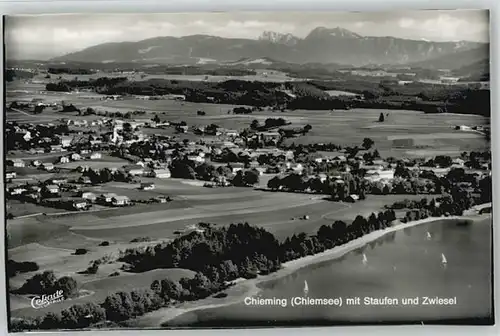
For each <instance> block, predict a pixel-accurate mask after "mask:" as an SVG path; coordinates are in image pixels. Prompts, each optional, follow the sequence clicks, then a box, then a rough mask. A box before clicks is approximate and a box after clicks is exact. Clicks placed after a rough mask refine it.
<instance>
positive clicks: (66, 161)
mask: <svg viewBox="0 0 500 336" xmlns="http://www.w3.org/2000/svg"><path fill="white" fill-rule="evenodd" d="M68 162H69V157H67V156H61V157H60V158H59V163H68Z"/></svg>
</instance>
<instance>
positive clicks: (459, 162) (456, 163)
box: [452, 158, 465, 167]
mask: <svg viewBox="0 0 500 336" xmlns="http://www.w3.org/2000/svg"><path fill="white" fill-rule="evenodd" d="M452 164H453V166H455V167H463V166H464V164H465V161H464V160H462V159H460V158H456V159H453V161H452Z"/></svg>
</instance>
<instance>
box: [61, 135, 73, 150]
mask: <svg viewBox="0 0 500 336" xmlns="http://www.w3.org/2000/svg"><path fill="white" fill-rule="evenodd" d="M71 141H73V138H72V137H70V136H63V137H62V138H61V146H62V147H63V148H66V147H69V146H71Z"/></svg>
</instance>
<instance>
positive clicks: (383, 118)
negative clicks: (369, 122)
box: [378, 113, 385, 122]
mask: <svg viewBox="0 0 500 336" xmlns="http://www.w3.org/2000/svg"><path fill="white" fill-rule="evenodd" d="M384 120H385V117H384V113H380V116H379V117H378V122H384Z"/></svg>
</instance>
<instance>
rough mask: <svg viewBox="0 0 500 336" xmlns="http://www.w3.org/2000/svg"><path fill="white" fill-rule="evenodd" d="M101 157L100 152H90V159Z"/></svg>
mask: <svg viewBox="0 0 500 336" xmlns="http://www.w3.org/2000/svg"><path fill="white" fill-rule="evenodd" d="M101 157H102V155H101V153H97V152H94V153H92V154H90V159H91V160H97V159H100V158H101Z"/></svg>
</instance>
